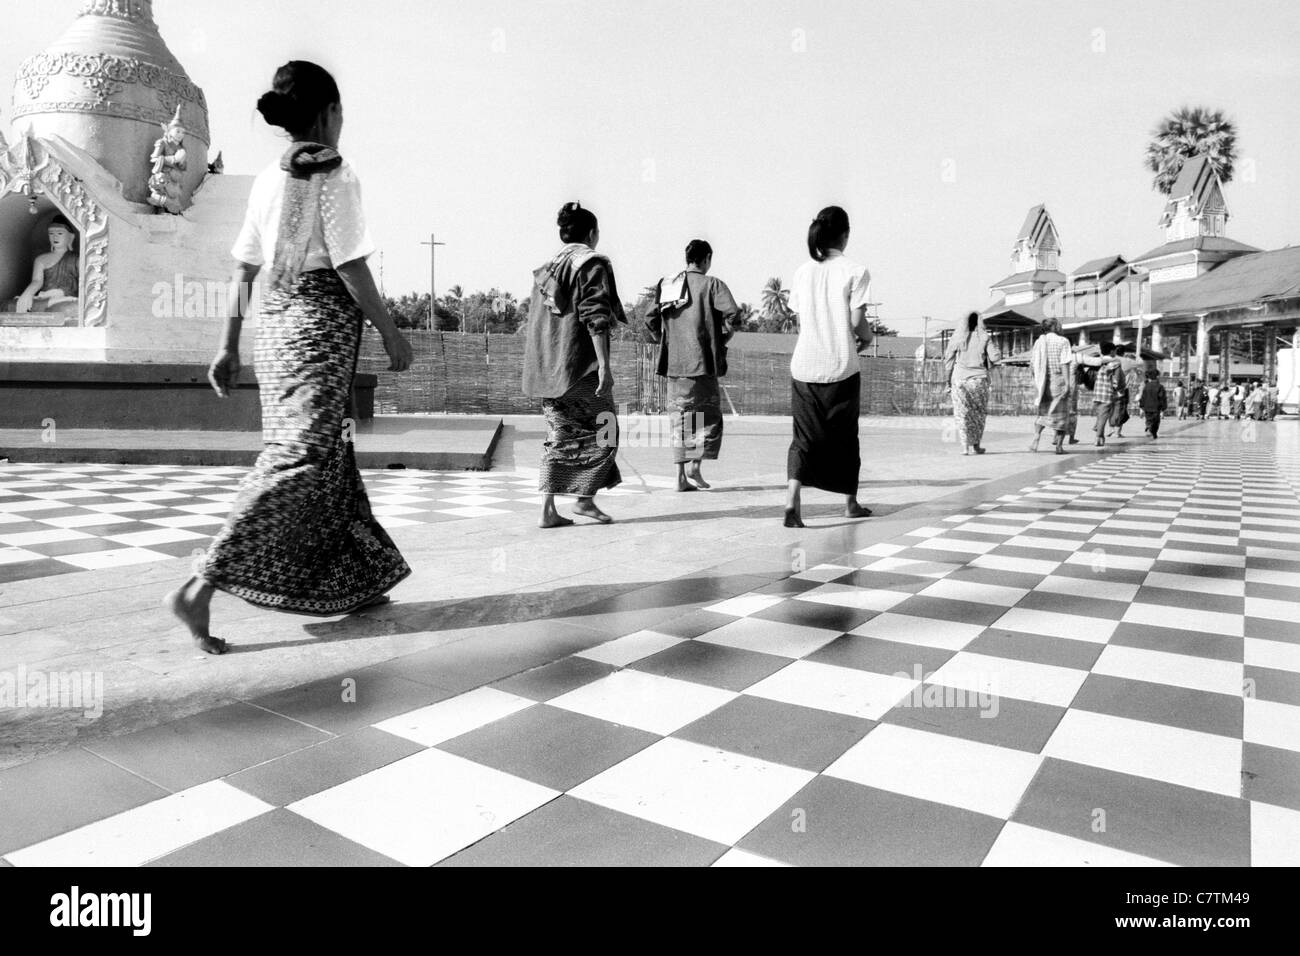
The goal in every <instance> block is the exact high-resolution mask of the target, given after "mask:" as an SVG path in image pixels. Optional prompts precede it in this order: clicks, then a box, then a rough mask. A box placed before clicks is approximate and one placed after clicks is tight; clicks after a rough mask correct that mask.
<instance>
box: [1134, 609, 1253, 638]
mask: <svg viewBox="0 0 1300 956" xmlns="http://www.w3.org/2000/svg"><path fill="white" fill-rule="evenodd" d="M1123 620H1124V622H1125V623H1126V624H1150V625H1152V626H1154V627H1173V628H1178V629H1180V630H1184V631H1199V632H1201V633H1203V634H1222V635H1225V636H1226V637H1242V636H1243V635H1244V632H1245V626H1246V620H1245V618H1244V617H1242V616H1241V615H1240V614H1224V613H1222V612H1219V611H1203V610H1200V609H1199V608H1189V607H1170V606H1169V605H1167V604H1130V605H1129V607H1128V610H1127V611H1125V612H1124V618H1123Z"/></svg>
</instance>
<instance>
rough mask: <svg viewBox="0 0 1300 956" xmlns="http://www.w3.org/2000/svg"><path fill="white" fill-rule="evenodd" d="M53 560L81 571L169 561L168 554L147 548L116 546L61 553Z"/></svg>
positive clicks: (170, 557) (169, 556)
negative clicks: (115, 547)
mask: <svg viewBox="0 0 1300 956" xmlns="http://www.w3.org/2000/svg"><path fill="white" fill-rule="evenodd" d="M54 560H56V561H62V562H63V563H64V564H70V565H72V566H73V567H74V568H81V569H82V570H83V571H99V570H101V569H103V568H125V567H130V566H131V565H133V564H151V563H153V562H154V561H171V560H172V556H171V555H170V554H163V553H162V552H161V551H150V550H149V549H148V548H118V549H117V550H115V551H89V552H86V553H85V554H61V555H59V556H58V557H56V558H55V559H54Z"/></svg>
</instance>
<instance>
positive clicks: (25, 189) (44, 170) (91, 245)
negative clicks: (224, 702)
mask: <svg viewBox="0 0 1300 956" xmlns="http://www.w3.org/2000/svg"><path fill="white" fill-rule="evenodd" d="M7 193H20V194H23V195H26V196H29V197H32V198H35V197H36V196H40V195H45V196H48V197H49V199H50V201H51V202H53V203H54V205H55V206H57V207H58V209H59V211H60V212H62V213H63V214H64V215H65V216H67V217H68V219H70V220H71V221H72V224H73V225H74V226H76V227H77V231H78V232H79V233H80V234H81V238H80V244H81V248H82V250H83V252H82V258H81V316H82V323H81V324H82V325H86V326H100V325H107V324H108V218H109V217H108V213H107V211H106V210H105V209H104V207H103V206H101V205H100V204H99V203H98V202H97V201H96V200H95V197H94V196H92V195H91V194H90V192H89V190H87V189H86V186H85V184H84V183H83V182H82V181H81V180H80V179H78V178H77V177H76V176H74V175H72V174H71V173H70V172H68V171H67V170H66V169H64V168H63V166H62V165H61V164H60V163H59V162H58V160H57V159H55V158H54V157H53V156H51V155H50V154H49V151H48V150H46V148H45V147H44V146H43V145H42V144H41V142H40V140H37V139H32V138H31V137H28V136H24V137H22V138H21V139H19V140H18V142H16V143H14V145H13V146H12V147H10V148H9V149H8V150H6V151H5V152H3V153H0V196H3V195H6V194H7Z"/></svg>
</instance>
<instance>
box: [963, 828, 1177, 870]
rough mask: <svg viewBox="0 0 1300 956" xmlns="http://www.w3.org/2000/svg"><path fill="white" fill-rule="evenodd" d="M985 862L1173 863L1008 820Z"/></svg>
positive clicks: (1082, 864) (1038, 864) (1072, 865)
mask: <svg viewBox="0 0 1300 956" xmlns="http://www.w3.org/2000/svg"><path fill="white" fill-rule="evenodd" d="M980 865H981V866H1033V867H1038V866H1071V867H1074V866H1173V865H1174V864H1172V863H1165V862H1163V861H1162V860H1156V859H1153V858H1151V857H1146V856H1139V855H1138V854H1136V853H1126V852H1125V851H1124V850H1117V849H1114V848H1113V847H1108V846H1103V845H1102V844H1100V843H1089V842H1088V841H1087V840H1080V839H1077V838H1075V837H1070V836H1065V835H1064V834H1061V833H1052V832H1051V831H1050V830H1040V829H1039V828H1038V827H1030V826H1025V825H1024V824H1023V823H1016V822H1015V821H1011V822H1008V823H1007V825H1006V826H1004V827H1003V828H1002V832H1001V833H999V834H998V838H997V839H996V840H994V841H993V846H992V847H991V848H990V849H989V852H988V855H987V856H986V857H984V862H983V863H981V864H980Z"/></svg>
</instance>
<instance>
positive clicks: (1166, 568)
mask: <svg viewBox="0 0 1300 956" xmlns="http://www.w3.org/2000/svg"><path fill="white" fill-rule="evenodd" d="M1151 570H1152V571H1161V572H1163V573H1165V574H1190V575H1192V576H1194V577H1200V578H1222V579H1223V580H1225V581H1240V580H1242V579H1243V578H1244V577H1245V576H1246V571H1245V569H1244V568H1234V567H1232V566H1231V565H1226V564H1194V563H1192V562H1190V561H1167V560H1165V559H1163V558H1161V559H1159V560H1157V561H1156V562H1155V564H1153V565H1151ZM1143 580H1146V578H1145V576H1144V577H1143ZM1134 583H1136V584H1141V583H1142V581H1137V582H1134Z"/></svg>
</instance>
